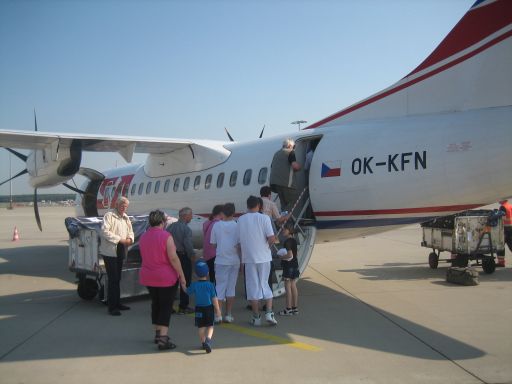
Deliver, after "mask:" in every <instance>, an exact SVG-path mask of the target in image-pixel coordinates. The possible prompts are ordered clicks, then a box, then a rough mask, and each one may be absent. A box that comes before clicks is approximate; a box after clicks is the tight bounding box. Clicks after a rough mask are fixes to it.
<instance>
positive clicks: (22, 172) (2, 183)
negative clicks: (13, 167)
mask: <svg viewBox="0 0 512 384" xmlns="http://www.w3.org/2000/svg"><path fill="white" fill-rule="evenodd" d="M25 173H28V171H27V170H26V169H24V170H23V171H21V172H19V173H18V174H16V175H14V176H13V177H11V178H9V179H7V180H5V181H2V182H1V183H0V185H4V184H5V183H7V182H8V181H11V180H12V179H15V178H17V177H18V176H21V175H24V174H25Z"/></svg>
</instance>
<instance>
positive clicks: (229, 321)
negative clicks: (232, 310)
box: [224, 315, 235, 323]
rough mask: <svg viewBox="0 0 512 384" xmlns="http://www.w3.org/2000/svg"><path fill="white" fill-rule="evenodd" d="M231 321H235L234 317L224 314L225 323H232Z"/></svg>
mask: <svg viewBox="0 0 512 384" xmlns="http://www.w3.org/2000/svg"><path fill="white" fill-rule="evenodd" d="M233 321H235V318H234V317H233V316H232V315H226V316H224V322H225V323H232V322H233Z"/></svg>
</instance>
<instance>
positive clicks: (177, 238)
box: [168, 207, 195, 315]
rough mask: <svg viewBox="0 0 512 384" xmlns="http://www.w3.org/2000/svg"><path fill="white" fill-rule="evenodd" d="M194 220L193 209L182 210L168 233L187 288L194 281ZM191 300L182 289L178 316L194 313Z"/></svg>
mask: <svg viewBox="0 0 512 384" xmlns="http://www.w3.org/2000/svg"><path fill="white" fill-rule="evenodd" d="M191 220H192V209H191V208H189V207H185V208H181V209H180V212H179V219H178V221H177V222H175V223H172V224H171V226H170V227H169V229H168V231H169V233H170V234H171V236H172V238H173V240H174V244H175V245H176V253H177V254H178V257H179V259H180V262H181V268H182V269H183V274H184V275H185V279H186V281H187V287H188V286H189V285H190V283H191V280H192V260H193V259H194V257H195V253H194V247H193V245H192V230H191V229H190V227H189V226H188V223H190V221H191ZM189 302H190V299H189V297H188V294H187V292H185V291H184V290H183V289H180V305H179V309H178V315H185V314H187V313H193V312H194V310H193V309H192V308H190V307H189Z"/></svg>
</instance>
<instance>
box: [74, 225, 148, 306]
mask: <svg viewBox="0 0 512 384" xmlns="http://www.w3.org/2000/svg"><path fill="white" fill-rule="evenodd" d="M129 218H130V221H131V222H132V227H133V232H134V234H135V242H134V244H133V245H132V246H130V247H129V248H128V255H127V257H126V259H125V260H124V262H123V269H122V271H121V284H120V290H121V298H126V297H132V296H139V295H144V294H147V289H146V287H144V286H142V285H140V284H139V270H140V266H141V258H140V253H139V248H138V245H137V243H138V239H139V237H140V236H141V235H142V234H143V233H144V232H145V231H146V229H147V227H148V216H147V215H140V216H129ZM65 224H66V228H67V230H68V233H69V258H68V266H69V270H70V271H71V272H74V273H75V274H76V277H77V280H78V285H77V293H78V296H80V298H82V299H84V300H92V299H94V298H95V297H96V296H98V297H99V299H100V300H102V301H105V300H106V298H107V293H108V292H107V289H108V288H107V287H108V278H107V272H106V270H105V263H104V261H103V258H102V257H101V256H100V255H99V252H98V247H99V244H100V241H101V239H100V231H101V225H102V224H103V218H102V217H68V218H66V220H65Z"/></svg>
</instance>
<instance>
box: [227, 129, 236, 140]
mask: <svg viewBox="0 0 512 384" xmlns="http://www.w3.org/2000/svg"><path fill="white" fill-rule="evenodd" d="M224 130H225V131H226V133H227V135H228V137H229V141H235V139H233V138H232V137H231V135H230V134H229V132H228V129H227V128H226V127H224Z"/></svg>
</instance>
